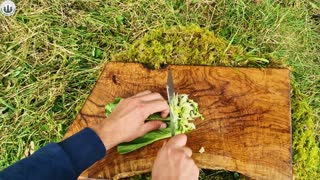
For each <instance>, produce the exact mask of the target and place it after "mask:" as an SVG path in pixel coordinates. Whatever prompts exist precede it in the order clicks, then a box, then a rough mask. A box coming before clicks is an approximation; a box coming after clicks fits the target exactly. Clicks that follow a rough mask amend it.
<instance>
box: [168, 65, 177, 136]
mask: <svg viewBox="0 0 320 180" xmlns="http://www.w3.org/2000/svg"><path fill="white" fill-rule="evenodd" d="M167 95H168V102H169V110H170V127H171V136H175V135H176V126H175V124H176V119H175V116H174V115H173V104H172V99H173V98H174V96H175V92H174V85H173V78H172V72H171V69H169V70H168V78H167Z"/></svg>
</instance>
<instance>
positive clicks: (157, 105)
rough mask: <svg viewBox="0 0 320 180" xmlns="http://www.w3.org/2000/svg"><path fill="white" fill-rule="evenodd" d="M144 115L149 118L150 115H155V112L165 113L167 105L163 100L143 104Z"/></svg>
mask: <svg viewBox="0 0 320 180" xmlns="http://www.w3.org/2000/svg"><path fill="white" fill-rule="evenodd" d="M145 103H146V106H145V109H144V111H145V113H147V117H148V116H150V115H151V114H154V113H157V112H161V113H162V112H166V111H169V105H168V103H167V101H165V100H163V99H158V100H153V101H148V102H145Z"/></svg>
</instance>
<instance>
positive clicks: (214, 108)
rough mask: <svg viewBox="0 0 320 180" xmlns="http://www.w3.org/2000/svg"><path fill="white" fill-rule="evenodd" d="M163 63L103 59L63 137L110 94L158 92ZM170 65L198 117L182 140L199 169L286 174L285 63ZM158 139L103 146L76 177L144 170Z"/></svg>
mask: <svg viewBox="0 0 320 180" xmlns="http://www.w3.org/2000/svg"><path fill="white" fill-rule="evenodd" d="M167 68H168V67H167ZM167 68H165V69H160V70H150V69H147V68H145V67H143V66H142V65H141V64H135V63H115V62H113V63H107V64H106V66H105V68H104V70H103V72H102V74H101V76H100V78H99V79H98V81H97V83H96V85H95V87H94V89H93V90H92V92H91V94H90V96H89V97H88V98H87V100H86V102H85V104H84V105H83V108H82V109H81V111H80V112H79V114H78V116H77V117H76V119H75V120H74V122H73V124H72V125H71V126H70V127H69V130H68V132H67V133H66V135H65V138H67V137H69V136H71V135H72V134H75V133H77V132H78V131H80V130H81V129H83V128H85V127H87V126H89V127H90V126H92V125H93V124H95V123H98V122H100V121H102V120H105V119H106V117H105V114H104V106H105V104H107V103H110V102H112V101H113V100H114V98H115V97H123V98H125V97H129V96H132V95H134V94H136V93H138V92H141V91H144V90H151V91H154V92H160V93H161V94H162V95H163V96H164V97H166V79H167ZM170 68H171V69H172V73H173V78H174V84H175V90H176V92H177V93H179V94H182V93H186V94H190V98H191V99H193V100H195V101H196V102H198V103H199V110H200V112H201V113H202V114H203V115H204V117H205V120H203V121H201V120H200V119H197V120H196V121H195V124H196V127H197V129H196V130H194V131H192V132H191V133H188V134H187V136H188V143H187V144H188V146H189V147H190V148H191V149H192V150H193V152H194V154H193V156H192V157H193V159H194V160H195V161H196V163H197V165H198V166H199V167H200V168H206V169H225V170H230V171H237V172H240V173H242V174H244V175H246V176H249V177H251V178H254V179H292V176H293V175H292V158H291V117H290V82H289V70H288V69H258V68H231V67H209V66H174V65H172V66H171V65H170ZM162 143H163V141H158V142H155V143H153V144H151V145H149V146H147V147H144V148H141V149H139V150H137V151H134V152H132V153H129V154H125V155H120V154H118V153H117V151H116V148H113V149H111V150H108V153H107V157H105V158H104V159H102V160H100V161H98V162H97V163H95V164H94V165H93V166H91V167H90V168H88V169H87V170H86V171H84V172H83V173H82V175H81V177H90V178H108V179H112V178H115V179H117V178H119V177H126V176H131V175H134V174H139V173H142V172H148V171H150V170H151V167H152V163H153V160H154V158H155V156H156V153H157V151H158V150H159V149H160V147H161V146H162ZM201 147H204V149H205V152H204V153H202V154H200V153H199V152H198V151H199V149H200V148H201ZM93 153H94V152H93Z"/></svg>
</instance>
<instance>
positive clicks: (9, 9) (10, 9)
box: [0, 0, 16, 16]
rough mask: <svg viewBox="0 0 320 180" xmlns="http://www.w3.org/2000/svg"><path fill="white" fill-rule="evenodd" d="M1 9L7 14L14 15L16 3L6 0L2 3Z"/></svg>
mask: <svg viewBox="0 0 320 180" xmlns="http://www.w3.org/2000/svg"><path fill="white" fill-rule="evenodd" d="M0 11H1V13H2V14H3V15H5V16H12V15H13V14H14V12H15V11H16V5H15V4H14V3H13V2H12V1H10V0H5V1H3V2H2V3H1V5H0Z"/></svg>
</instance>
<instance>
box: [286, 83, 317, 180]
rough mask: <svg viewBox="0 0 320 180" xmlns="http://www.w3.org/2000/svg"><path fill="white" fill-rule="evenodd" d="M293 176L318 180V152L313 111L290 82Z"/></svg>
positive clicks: (294, 84)
mask: <svg viewBox="0 0 320 180" xmlns="http://www.w3.org/2000/svg"><path fill="white" fill-rule="evenodd" d="M291 109H292V129H293V143H292V146H293V160H294V174H295V176H296V177H297V179H320V150H319V148H318V144H317V141H316V139H315V125H314V121H313V117H314V115H313V111H312V109H311V107H310V105H309V104H308V102H307V100H306V97H305V95H303V94H302V93H301V92H300V90H299V88H298V86H297V84H296V83H295V81H294V80H292V81H291Z"/></svg>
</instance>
